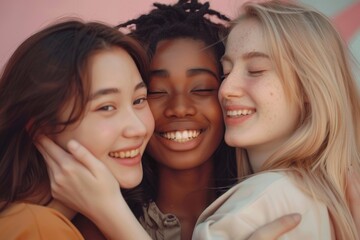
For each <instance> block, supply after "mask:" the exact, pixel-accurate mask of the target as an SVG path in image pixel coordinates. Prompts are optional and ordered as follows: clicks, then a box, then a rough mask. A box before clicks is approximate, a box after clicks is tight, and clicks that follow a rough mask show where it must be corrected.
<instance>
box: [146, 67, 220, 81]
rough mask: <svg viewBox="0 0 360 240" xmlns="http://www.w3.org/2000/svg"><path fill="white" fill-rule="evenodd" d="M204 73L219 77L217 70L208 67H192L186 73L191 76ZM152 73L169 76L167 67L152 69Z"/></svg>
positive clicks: (158, 75) (152, 74)
mask: <svg viewBox="0 0 360 240" xmlns="http://www.w3.org/2000/svg"><path fill="white" fill-rule="evenodd" d="M202 73H207V74H210V75H212V76H213V77H215V78H216V79H219V77H218V75H217V74H216V73H215V72H213V71H211V70H210V69H207V68H191V69H189V70H187V71H186V75H187V76H190V77H191V76H194V75H198V74H202ZM150 74H151V76H157V77H169V72H168V71H166V70H165V69H157V70H152V71H151V72H150Z"/></svg>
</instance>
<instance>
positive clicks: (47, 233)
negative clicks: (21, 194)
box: [0, 203, 84, 240]
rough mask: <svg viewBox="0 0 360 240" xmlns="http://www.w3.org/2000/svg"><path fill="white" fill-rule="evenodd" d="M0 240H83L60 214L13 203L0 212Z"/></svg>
mask: <svg viewBox="0 0 360 240" xmlns="http://www.w3.org/2000/svg"><path fill="white" fill-rule="evenodd" d="M0 239H7V240H14V239H16V240H22V239H24V240H25V239H44V240H45V239H52V240H63V239H67V240H73V239H76V240H80V239H81V240H83V239H84V238H83V237H82V236H81V234H80V232H79V231H78V230H77V229H76V228H75V226H74V225H73V224H72V223H71V222H70V221H69V220H68V219H67V218H66V217H65V216H64V215H62V214H61V213H60V212H58V211H56V210H54V209H52V208H49V207H44V206H40V205H34V204H28V203H14V204H12V205H11V206H10V207H8V208H6V209H5V210H4V211H2V212H0Z"/></svg>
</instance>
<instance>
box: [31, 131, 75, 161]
mask: <svg viewBox="0 0 360 240" xmlns="http://www.w3.org/2000/svg"><path fill="white" fill-rule="evenodd" d="M37 143H38V145H39V146H40V148H41V149H42V151H44V152H45V153H46V155H47V156H49V158H48V159H45V160H46V161H47V162H49V160H52V161H53V162H55V163H57V164H63V163H64V161H70V160H69V159H71V156H70V154H69V153H67V152H66V151H65V150H64V149H63V148H61V147H60V146H59V145H57V144H56V143H54V142H53V141H52V140H51V139H50V138H48V137H46V136H41V137H39V138H38V140H37Z"/></svg>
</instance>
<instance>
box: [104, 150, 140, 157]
mask: <svg viewBox="0 0 360 240" xmlns="http://www.w3.org/2000/svg"><path fill="white" fill-rule="evenodd" d="M139 153H140V148H137V149H132V150H128V151H118V152H110V153H109V157H112V158H133V157H136V156H137V155H139Z"/></svg>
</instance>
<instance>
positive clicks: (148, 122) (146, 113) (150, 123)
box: [139, 107, 155, 141]
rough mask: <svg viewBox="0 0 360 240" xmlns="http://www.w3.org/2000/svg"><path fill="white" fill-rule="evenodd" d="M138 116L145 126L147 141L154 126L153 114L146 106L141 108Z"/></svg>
mask: <svg viewBox="0 0 360 240" xmlns="http://www.w3.org/2000/svg"><path fill="white" fill-rule="evenodd" d="M139 118H140V119H141V121H142V123H143V124H144V126H145V128H146V136H147V141H149V138H150V137H151V135H152V134H153V132H154V127H155V122H154V116H153V113H152V112H151V111H150V108H149V107H146V108H145V109H143V110H142V111H141V113H140V114H139Z"/></svg>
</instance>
